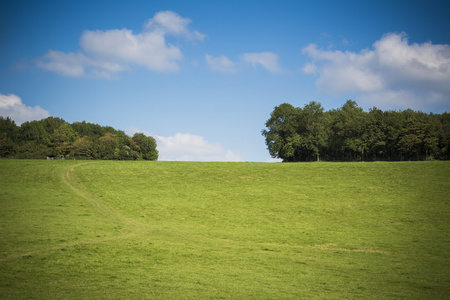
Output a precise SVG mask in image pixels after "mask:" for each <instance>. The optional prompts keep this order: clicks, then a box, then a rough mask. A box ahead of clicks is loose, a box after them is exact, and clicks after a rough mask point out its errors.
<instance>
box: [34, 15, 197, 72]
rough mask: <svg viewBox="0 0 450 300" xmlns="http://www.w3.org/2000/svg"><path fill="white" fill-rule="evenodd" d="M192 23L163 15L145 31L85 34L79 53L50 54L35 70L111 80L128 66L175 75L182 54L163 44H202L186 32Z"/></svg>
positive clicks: (99, 31)
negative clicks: (175, 39)
mask: <svg viewBox="0 0 450 300" xmlns="http://www.w3.org/2000/svg"><path fill="white" fill-rule="evenodd" d="M190 22H191V20H189V19H186V18H182V17H181V16H179V15H178V14H176V13H174V12H171V11H165V12H159V13H157V14H155V16H154V17H153V18H151V19H150V20H148V21H147V23H146V26H145V30H144V31H143V32H141V33H133V32H132V31H131V30H129V29H126V28H124V29H113V30H106V31H101V30H97V31H91V30H86V31H84V32H83V34H82V35H81V37H80V46H81V50H80V51H79V52H77V53H65V52H60V51H54V50H49V51H48V52H47V54H45V55H44V56H42V57H41V58H39V59H38V60H37V66H39V67H41V68H43V69H46V70H49V71H53V72H56V73H58V74H61V75H64V76H71V77H94V78H113V77H114V75H116V74H117V73H118V72H121V71H124V70H127V69H129V68H130V65H136V66H144V67H146V68H147V69H148V70H150V71H157V72H175V71H178V70H179V65H178V62H179V61H180V60H181V59H183V54H182V53H181V50H180V48H179V47H178V46H175V45H171V44H169V43H168V42H167V41H166V35H170V34H171V35H178V36H184V37H186V38H188V39H190V40H203V39H204V38H205V35H204V34H202V33H200V32H198V31H191V30H190V29H189V28H188V25H189V23H190Z"/></svg>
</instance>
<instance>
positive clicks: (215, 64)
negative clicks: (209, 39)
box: [205, 54, 236, 73]
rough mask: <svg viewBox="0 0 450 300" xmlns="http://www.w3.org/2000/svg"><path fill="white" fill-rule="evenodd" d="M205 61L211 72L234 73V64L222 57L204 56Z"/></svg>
mask: <svg viewBox="0 0 450 300" xmlns="http://www.w3.org/2000/svg"><path fill="white" fill-rule="evenodd" d="M205 59H206V62H207V63H208V65H209V66H210V67H211V69H212V70H213V71H219V72H230V73H234V72H236V64H235V63H234V62H233V61H232V60H230V59H229V58H228V57H226V56H224V55H222V56H219V57H213V56H211V55H208V54H206V56H205Z"/></svg>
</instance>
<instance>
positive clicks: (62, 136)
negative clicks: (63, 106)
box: [0, 117, 158, 160]
mask: <svg viewBox="0 0 450 300" xmlns="http://www.w3.org/2000/svg"><path fill="white" fill-rule="evenodd" d="M156 146H157V145H156V140H155V139H154V138H153V137H151V136H146V135H144V134H143V133H136V134H135V135H134V136H133V137H129V136H127V135H126V134H125V133H124V132H123V131H121V130H115V129H114V128H112V127H109V126H100V125H98V124H92V123H87V122H85V121H83V122H75V123H73V124H69V123H67V122H66V121H64V120H63V119H60V118H54V117H49V118H46V119H43V120H40V121H30V122H25V123H23V124H22V125H21V126H17V125H16V124H15V122H14V121H13V120H11V119H10V118H4V117H0V157H2V158H3V157H7V158H46V157H57V158H77V159H112V160H157V159H158V150H157V149H156Z"/></svg>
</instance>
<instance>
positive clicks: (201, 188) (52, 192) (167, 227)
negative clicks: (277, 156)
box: [0, 160, 450, 299]
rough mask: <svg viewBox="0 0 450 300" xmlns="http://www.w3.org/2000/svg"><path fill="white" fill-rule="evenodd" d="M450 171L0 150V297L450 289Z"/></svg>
mask: <svg viewBox="0 0 450 300" xmlns="http://www.w3.org/2000/svg"><path fill="white" fill-rule="evenodd" d="M449 175H450V162H395V163H387V162H375V163H298V164H264V163H196V162H107V161H38V160H0V298H1V299H145V298H148V299H190V298H194V299H275V298H282V299H299V298H301V299H389V298H390V299H392V298H403V299H445V298H450V223H449V220H450V206H449V205H450V182H449V177H450V176H449Z"/></svg>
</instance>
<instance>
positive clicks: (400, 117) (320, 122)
mask: <svg viewBox="0 0 450 300" xmlns="http://www.w3.org/2000/svg"><path fill="white" fill-rule="evenodd" d="M265 125H266V128H265V129H263V130H262V135H263V136H264V137H265V140H266V145H267V149H268V150H269V153H270V155H271V156H272V157H274V158H281V159H282V160H283V161H285V162H295V161H313V160H328V161H358V160H365V161H373V160H389V161H396V160H427V159H441V160H448V159H450V115H449V114H448V113H447V112H445V113H443V114H433V113H430V114H427V113H423V112H420V111H413V110H411V109H407V110H404V111H391V110H390V111H382V110H380V109H378V108H376V107H373V108H372V109H370V110H369V112H365V111H364V110H363V109H362V108H360V107H358V104H357V103H356V102H355V101H352V100H347V102H346V103H345V104H344V105H343V106H342V107H340V108H339V109H332V110H330V111H324V109H323V107H322V105H321V104H320V103H318V102H314V101H312V102H310V103H308V104H306V105H305V106H304V107H303V108H300V107H294V106H292V105H291V104H288V103H282V104H280V105H279V106H276V107H275V108H274V110H273V112H272V113H271V114H270V118H269V119H268V120H267V121H266V123H265Z"/></svg>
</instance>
